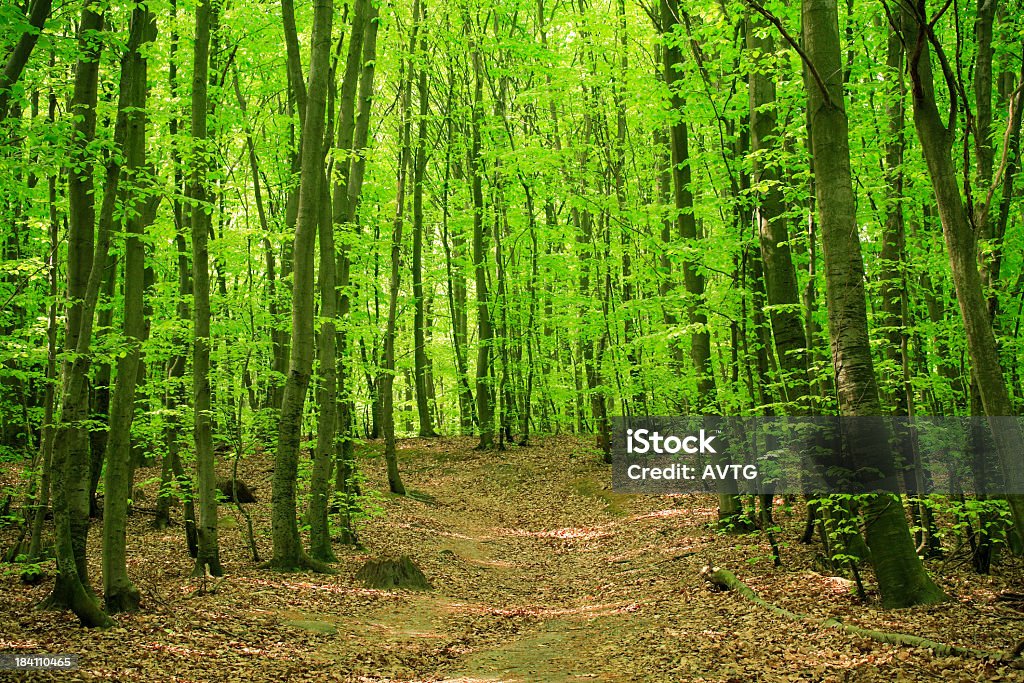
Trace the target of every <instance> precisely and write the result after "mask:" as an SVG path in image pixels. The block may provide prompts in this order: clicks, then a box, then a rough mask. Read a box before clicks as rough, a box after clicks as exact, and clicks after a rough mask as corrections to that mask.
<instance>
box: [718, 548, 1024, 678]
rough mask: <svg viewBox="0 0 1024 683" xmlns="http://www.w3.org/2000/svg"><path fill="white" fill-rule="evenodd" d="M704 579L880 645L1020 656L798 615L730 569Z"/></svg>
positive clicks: (797, 618) (804, 619) (784, 613)
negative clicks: (745, 581) (753, 588)
mask: <svg viewBox="0 0 1024 683" xmlns="http://www.w3.org/2000/svg"><path fill="white" fill-rule="evenodd" d="M701 576H702V577H703V578H704V580H705V581H707V582H708V583H710V584H711V585H712V586H714V587H715V588H717V589H719V590H732V591H736V592H737V593H739V594H740V595H742V596H743V597H744V598H746V599H747V600H749V601H750V602H752V603H754V604H755V605H759V606H761V607H763V608H765V609H766V610H768V611H769V612H771V613H773V614H777V615H778V616H780V617H785V618H786V619H790V620H791V621H801V622H808V623H810V624H812V625H814V626H817V627H819V628H835V629H839V630H840V631H845V632H846V633H849V634H851V635H855V636H860V637H862V638H870V639H871V640H877V641H878V642H880V643H886V644H889V645H907V646H909V647H923V648H927V649H929V650H931V651H932V652H934V653H935V654H937V655H941V656H958V657H972V658H975V659H998V660H1010V659H1015V658H1017V657H1019V656H1020V654H1021V649H1024V648H1022V647H1021V645H1020V644H1018V645H1017V646H1016V647H1012V648H1010V649H1008V650H1007V651H1006V652H989V651H987V650H976V649H974V648H969V647H960V646H959V645H947V644H945V643H937V642H935V641H934V640H928V639H927V638H921V637H919V636H912V635H909V634H907V633H892V632H890V631H876V630H874V629H869V628H861V627H859V626H851V625H849V624H844V623H843V622H841V621H839V620H838V619H834V618H828V619H815V618H813V617H809V616H807V615H806V614H799V613H797V612H791V611H789V610H788V609H784V608H782V607H779V606H778V605H773V604H772V603H770V602H768V601H767V600H764V599H763V598H761V597H760V596H759V595H758V594H757V593H755V592H754V591H753V590H751V589H750V587H749V586H747V585H746V584H745V583H743V582H742V581H740V580H739V579H737V578H736V575H735V574H733V573H732V572H731V571H729V570H728V569H719V568H718V567H711V566H706V567H704V569H702V570H701Z"/></svg>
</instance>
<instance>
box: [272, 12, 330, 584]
mask: <svg viewBox="0 0 1024 683" xmlns="http://www.w3.org/2000/svg"><path fill="white" fill-rule="evenodd" d="M333 11H334V3H333V2H332V0H316V2H315V4H314V9H313V35H312V38H311V45H310V65H309V92H308V95H307V98H306V107H305V110H306V115H305V118H304V120H303V124H302V136H301V137H302V151H301V157H302V159H301V169H302V170H301V174H300V178H299V202H298V217H297V218H296V223H295V243H294V247H293V267H292V325H291V349H290V352H289V361H288V378H287V380H286V381H285V386H284V399H283V401H282V403H281V422H280V427H279V429H278V436H277V456H276V458H275V461H274V478H273V513H272V527H273V539H274V557H273V559H272V560H271V561H270V565H271V566H272V567H274V568H276V569H284V570H292V569H296V568H307V569H314V570H322V569H324V567H323V566H322V565H321V563H320V562H317V561H315V560H313V559H311V558H310V557H309V556H307V555H306V553H305V552H304V551H303V550H302V544H301V541H300V539H299V527H298V521H297V519H296V503H295V483H296V477H297V476H298V463H299V444H300V441H301V436H302V412H303V408H304V406H305V402H306V391H307V389H308V388H309V379H310V374H311V373H312V370H313V270H314V268H313V266H314V264H313V255H314V252H315V246H316V235H317V224H318V221H319V217H320V212H319V203H320V196H321V189H323V188H321V185H322V179H323V169H322V164H323V147H322V145H323V140H324V127H325V120H324V117H325V109H326V105H327V79H328V77H329V66H330V65H329V60H330V53H331V21H332V15H333Z"/></svg>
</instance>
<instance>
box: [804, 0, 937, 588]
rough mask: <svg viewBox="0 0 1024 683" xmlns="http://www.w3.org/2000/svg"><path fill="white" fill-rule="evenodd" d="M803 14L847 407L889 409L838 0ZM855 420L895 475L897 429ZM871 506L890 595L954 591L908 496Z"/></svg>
mask: <svg viewBox="0 0 1024 683" xmlns="http://www.w3.org/2000/svg"><path fill="white" fill-rule="evenodd" d="M802 19H803V21H802V25H803V37H804V47H805V50H806V53H807V57H808V60H809V63H808V64H807V65H805V78H804V80H805V83H806V87H807V92H808V112H809V122H810V130H811V151H812V154H813V155H814V164H815V166H814V167H815V191H816V198H817V209H818V220H819V224H820V226H821V235H822V245H823V246H824V250H825V283H826V288H827V298H828V322H829V336H830V338H831V343H832V363H833V366H834V368H835V374H836V385H837V390H838V394H839V408H840V412H841V414H842V415H844V416H858V417H859V416H879V415H881V414H882V407H881V404H880V401H879V397H878V385H877V384H876V381H875V373H874V365H873V363H872V359H871V350H870V346H869V337H868V325H867V309H866V298H865V291H864V262H863V260H862V257H861V249H860V240H859V237H858V233H857V222H856V215H857V213H856V209H857V205H856V199H855V197H854V194H853V180H852V176H851V171H850V143H849V130H848V121H847V118H846V110H845V105H844V102H843V82H842V73H843V69H842V63H841V58H840V44H839V16H838V10H837V7H836V2H835V0H803V7H802ZM850 424H851V425H852V426H851V428H850V431H851V433H850V434H849V439H850V443H851V444H852V446H853V447H854V448H855V449H856V450H857V451H858V453H862V454H863V455H862V457H861V458H860V460H861V461H860V462H857V463H856V465H857V466H859V467H871V468H874V469H875V470H877V471H878V472H879V473H881V475H882V476H883V477H888V478H889V479H890V480H891V479H892V478H893V475H894V473H895V465H894V463H893V461H892V453H891V450H890V448H889V442H888V434H887V433H886V430H885V429H882V428H880V427H883V426H884V423H882V422H880V421H875V420H864V419H855V420H852V421H851V422H850ZM864 513H865V517H866V518H867V520H868V522H867V535H866V540H867V544H868V547H869V548H870V550H871V560H872V563H873V565H874V568H875V575H876V576H877V578H878V587H879V590H880V592H881V594H882V603H883V605H885V606H886V607H908V606H911V605H920V604H929V603H934V602H939V601H941V600H943V599H945V596H944V595H943V593H942V591H941V590H939V588H938V587H937V586H936V585H935V584H934V583H933V582H932V580H931V579H930V578H929V577H928V574H927V573H926V572H925V570H924V566H923V565H922V564H921V560H920V558H918V556H917V551H916V548H915V547H914V542H913V539H912V538H911V537H910V529H909V528H908V526H907V519H906V517H905V515H904V511H903V506H902V504H901V503H900V500H899V497H898V496H897V495H896V494H895V493H874V494H871V495H870V498H869V499H868V501H867V504H866V506H865V510H864Z"/></svg>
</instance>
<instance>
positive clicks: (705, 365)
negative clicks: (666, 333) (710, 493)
mask: <svg viewBox="0 0 1024 683" xmlns="http://www.w3.org/2000/svg"><path fill="white" fill-rule="evenodd" d="M679 16H680V13H679V5H678V0H662V3H661V19H662V27H663V30H664V31H665V32H666V34H668V33H670V32H671V28H672V26H673V25H675V24H676V23H677V21H678V18H679ZM678 40H679V39H678V38H672V37H669V38H667V44H665V45H664V46H663V48H662V50H663V56H664V67H665V82H666V83H667V84H668V86H669V88H670V89H671V104H672V109H673V110H674V111H675V116H674V118H673V121H672V124H671V127H670V132H669V137H670V139H669V148H670V149H671V151H672V174H671V175H672V190H673V192H672V196H673V203H674V210H675V221H674V227H675V229H676V238H677V239H678V240H680V242H682V243H683V244H684V245H685V246H686V248H687V250H688V251H689V250H694V251H696V250H697V248H698V247H697V242H698V235H697V221H696V219H695V217H694V214H693V193H692V192H691V191H690V180H691V173H690V153H689V141H688V131H687V124H686V119H685V116H684V103H683V97H682V93H681V92H680V88H681V87H682V84H681V82H680V81H681V80H682V74H680V73H679V70H678V66H679V65H680V64H681V53H680V49H679V46H678ZM683 284H684V285H685V287H686V293H687V295H688V298H689V303H688V305H687V317H688V320H689V323H690V328H691V329H692V330H693V332H692V333H691V335H690V364H691V366H692V367H693V370H694V372H696V373H697V408H698V411H700V412H705V413H712V414H713V413H716V412H717V411H718V410H719V407H718V396H717V395H718V388H717V387H716V385H715V375H714V370H713V368H712V366H711V333H710V332H709V331H708V326H707V325H708V316H707V313H706V312H705V310H704V288H705V282H704V275H703V274H701V272H700V271H699V270H698V268H697V261H696V259H695V258H694V257H693V256H688V257H687V258H686V260H684V261H683ZM730 484H731V485H730ZM737 490H738V489H737V486H736V482H735V481H732V482H719V490H718V517H719V520H720V522H721V523H722V524H723V525H727V526H728V525H731V526H732V527H734V528H739V527H743V526H744V524H743V523H741V520H740V517H741V515H742V512H743V507H742V505H741V503H740V498H739V496H738V495H737Z"/></svg>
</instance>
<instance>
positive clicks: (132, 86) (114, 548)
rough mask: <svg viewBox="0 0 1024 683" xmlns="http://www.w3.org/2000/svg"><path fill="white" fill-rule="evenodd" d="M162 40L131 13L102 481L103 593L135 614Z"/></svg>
mask: <svg viewBox="0 0 1024 683" xmlns="http://www.w3.org/2000/svg"><path fill="white" fill-rule="evenodd" d="M155 38H156V23H155V17H154V15H153V14H152V13H151V12H150V11H149V8H148V7H147V6H145V5H137V6H136V7H135V9H134V10H133V11H132V17H131V27H130V29H129V35H128V47H127V53H126V54H125V57H124V59H123V60H122V61H121V70H122V78H121V83H122V87H126V88H127V90H128V92H127V93H126V94H125V95H124V97H125V104H126V106H127V107H128V108H129V109H128V114H127V117H128V126H127V136H126V138H125V141H124V156H125V161H126V167H125V180H126V181H128V188H127V190H128V192H127V193H126V194H127V195H128V196H130V197H131V198H132V199H133V200H134V201H131V204H130V205H129V206H128V207H126V215H125V218H124V219H123V220H124V221H125V222H126V224H127V225H126V228H127V230H126V232H127V237H126V238H125V270H124V336H125V339H126V340H127V342H128V348H127V349H126V351H125V353H124V355H123V356H122V357H121V358H120V359H119V360H118V362H117V379H116V383H115V386H114V396H113V401H112V403H111V407H110V433H109V436H108V438H107V452H106V462H107V466H106V470H105V474H104V480H103V488H104V497H103V593H104V600H105V602H106V607H107V611H108V612H109V613H111V614H115V613H117V612H134V611H136V610H138V608H139V597H140V595H139V591H138V589H137V588H136V587H135V586H134V584H132V582H131V579H130V578H129V577H128V568H127V564H126V560H127V557H126V549H125V537H126V532H127V528H126V524H127V514H128V498H129V496H130V495H131V488H132V475H133V473H134V469H135V468H134V467H133V463H132V461H131V433H132V422H133V421H134V417H135V386H136V381H137V379H138V370H139V364H140V360H141V355H142V349H141V345H142V341H143V336H144V335H145V332H146V321H145V317H144V312H143V308H144V305H143V304H144V301H143V295H144V293H145V289H146V287H145V270H146V248H145V245H144V244H143V242H142V239H143V236H144V235H145V232H146V227H147V225H148V222H150V221H151V220H152V218H153V216H154V215H155V213H156V211H155V209H156V202H155V201H154V200H153V199H151V198H146V193H147V188H146V180H145V178H146V175H147V174H148V173H149V169H147V167H146V113H145V111H146V95H147V92H148V86H147V82H146V71H147V68H146V66H147V65H146V58H145V57H144V56H143V55H142V54H141V52H140V47H141V45H142V44H143V43H148V42H152V41H153V40H155Z"/></svg>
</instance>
